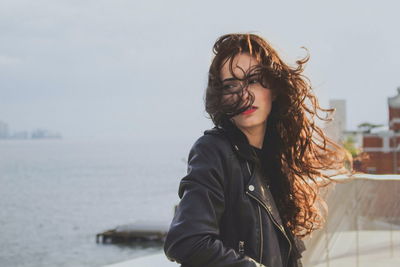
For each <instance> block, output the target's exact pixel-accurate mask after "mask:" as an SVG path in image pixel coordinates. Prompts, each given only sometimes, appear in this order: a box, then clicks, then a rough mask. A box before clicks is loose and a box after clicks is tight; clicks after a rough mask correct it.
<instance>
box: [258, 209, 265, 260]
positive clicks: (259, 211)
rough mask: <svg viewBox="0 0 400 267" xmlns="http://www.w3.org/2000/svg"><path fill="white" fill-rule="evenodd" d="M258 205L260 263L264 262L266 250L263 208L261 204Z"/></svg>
mask: <svg viewBox="0 0 400 267" xmlns="http://www.w3.org/2000/svg"><path fill="white" fill-rule="evenodd" d="M257 207H258V217H259V218H260V236H261V242H260V264H262V257H263V250H264V234H263V227H262V218H261V208H260V205H258V206H257Z"/></svg>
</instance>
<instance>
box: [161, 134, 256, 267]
mask: <svg viewBox="0 0 400 267" xmlns="http://www.w3.org/2000/svg"><path fill="white" fill-rule="evenodd" d="M214 138H216V137H212V136H210V135H204V136H202V137H200V138H199V139H198V140H197V141H196V142H195V143H194V145H193V146H192V148H191V150H190V152H189V157H188V169H187V174H186V175H185V176H184V177H183V178H182V180H181V182H180V184H179V190H178V195H179V198H180V199H181V200H180V202H179V204H178V206H177V208H176V212H175V215H174V218H173V220H172V222H171V225H170V229H169V231H168V234H167V236H166V239H165V244H164V252H165V255H166V256H167V257H168V259H169V260H171V261H176V262H177V263H180V264H182V265H181V266H190V267H197V266H198V267H255V266H263V265H260V264H259V263H257V262H256V261H255V260H253V259H251V258H250V257H248V256H242V255H240V254H239V253H237V252H236V251H235V250H234V249H232V248H228V247H225V246H224V244H223V243H222V241H221V240H220V239H219V233H220V232H219V222H220V219H221V216H222V214H223V212H224V207H225V200H224V182H223V179H224V172H223V160H222V158H223V156H222V155H221V154H222V150H221V149H218V145H216V144H215V143H213V142H215V139H214ZM226 157H227V155H225V158H226Z"/></svg>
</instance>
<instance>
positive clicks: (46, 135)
mask: <svg viewBox="0 0 400 267" xmlns="http://www.w3.org/2000/svg"><path fill="white" fill-rule="evenodd" d="M50 138H51V139H54V138H57V139H60V138H62V135H61V134H60V133H57V132H53V131H51V130H48V129H45V128H41V127H39V128H38V127H37V128H35V129H34V130H32V131H29V130H12V128H10V127H9V124H8V123H7V122H5V121H2V120H0V139H50Z"/></svg>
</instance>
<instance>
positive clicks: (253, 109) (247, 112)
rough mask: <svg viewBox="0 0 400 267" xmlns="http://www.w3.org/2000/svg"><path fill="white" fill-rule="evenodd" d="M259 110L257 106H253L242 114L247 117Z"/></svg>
mask: <svg viewBox="0 0 400 267" xmlns="http://www.w3.org/2000/svg"><path fill="white" fill-rule="evenodd" d="M257 109H258V107H256V106H251V107H250V108H248V109H247V110H245V111H243V112H242V114H245V115H247V114H250V113H253V112H254V111H256V110H257Z"/></svg>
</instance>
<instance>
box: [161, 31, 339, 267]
mask: <svg viewBox="0 0 400 267" xmlns="http://www.w3.org/2000/svg"><path fill="white" fill-rule="evenodd" d="M213 51H214V54H215V57H214V58H213V61H212V63H211V66H210V70H209V78H208V87H207V90H206V98H205V106H206V111H207V112H208V114H209V115H210V118H211V119H212V121H213V123H214V125H215V127H214V128H212V129H209V130H206V131H204V135H203V136H201V137H199V138H198V139H197V141H196V142H195V143H194V145H193V146H192V148H191V150H190V153H189V157H188V169H187V175H186V176H185V177H183V178H182V180H181V182H180V185H179V190H178V195H179V197H180V199H181V200H180V203H179V205H178V206H177V209H176V212H175V215H174V218H173V221H172V223H171V225H170V229H169V232H168V234H167V237H166V240H165V245H164V251H165V254H166V256H167V257H168V258H169V259H170V260H171V261H176V262H178V263H181V264H182V266H191V267H195V266H201V267H205V266H208V267H214V266H215V267H217V266H218V267H225V266H226V267H228V266H229V267H245V266H249V267H250V266H268V267H271V266H272V267H280V266H282V267H289V266H290V267H291V266H301V261H300V258H301V253H302V252H303V251H304V250H305V247H304V243H303V241H302V240H301V238H303V237H305V236H307V235H309V234H310V233H311V232H312V231H314V230H315V229H318V228H320V227H321V226H322V224H323V222H324V220H323V216H322V213H321V210H320V209H318V204H319V203H322V204H323V201H322V199H318V187H321V186H325V185H327V184H328V183H329V182H331V181H334V180H333V179H331V178H330V176H328V175H327V174H326V173H323V171H324V170H328V169H330V170H332V169H335V170H337V171H336V173H334V174H338V173H343V168H342V167H343V164H344V159H345V155H346V154H345V152H344V150H343V149H342V148H341V147H340V146H339V145H337V144H335V143H334V142H333V141H331V140H330V139H329V138H327V137H326V136H325V135H324V133H323V132H322V131H321V129H320V128H318V126H317V125H316V124H315V123H314V120H313V118H314V117H315V116H317V117H318V118H320V119H323V118H321V117H319V115H318V114H317V111H318V110H322V111H328V112H331V111H332V110H331V109H322V108H321V107H320V106H319V104H318V101H317V99H316V97H315V96H314V95H313V93H312V89H311V86H310V84H309V83H308V82H307V79H306V77H304V76H303V75H302V72H303V65H304V64H305V63H306V62H307V61H308V57H306V58H305V59H303V60H299V61H297V67H296V68H292V67H290V66H288V65H287V64H285V63H284V62H283V61H282V60H281V59H280V57H279V56H278V54H277V52H276V51H275V50H274V49H273V48H272V47H271V46H270V45H269V44H268V43H267V41H266V40H264V39H263V38H261V37H260V36H257V35H254V34H227V35H224V36H221V37H220V38H219V39H218V40H217V42H216V43H215V44H214V48H213ZM306 100H307V101H309V103H306ZM323 120H328V119H323ZM331 175H333V174H332V173H331ZM317 178H318V179H319V180H321V181H322V183H321V182H319V183H317ZM324 181H326V182H327V183H323V182H324Z"/></svg>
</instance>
